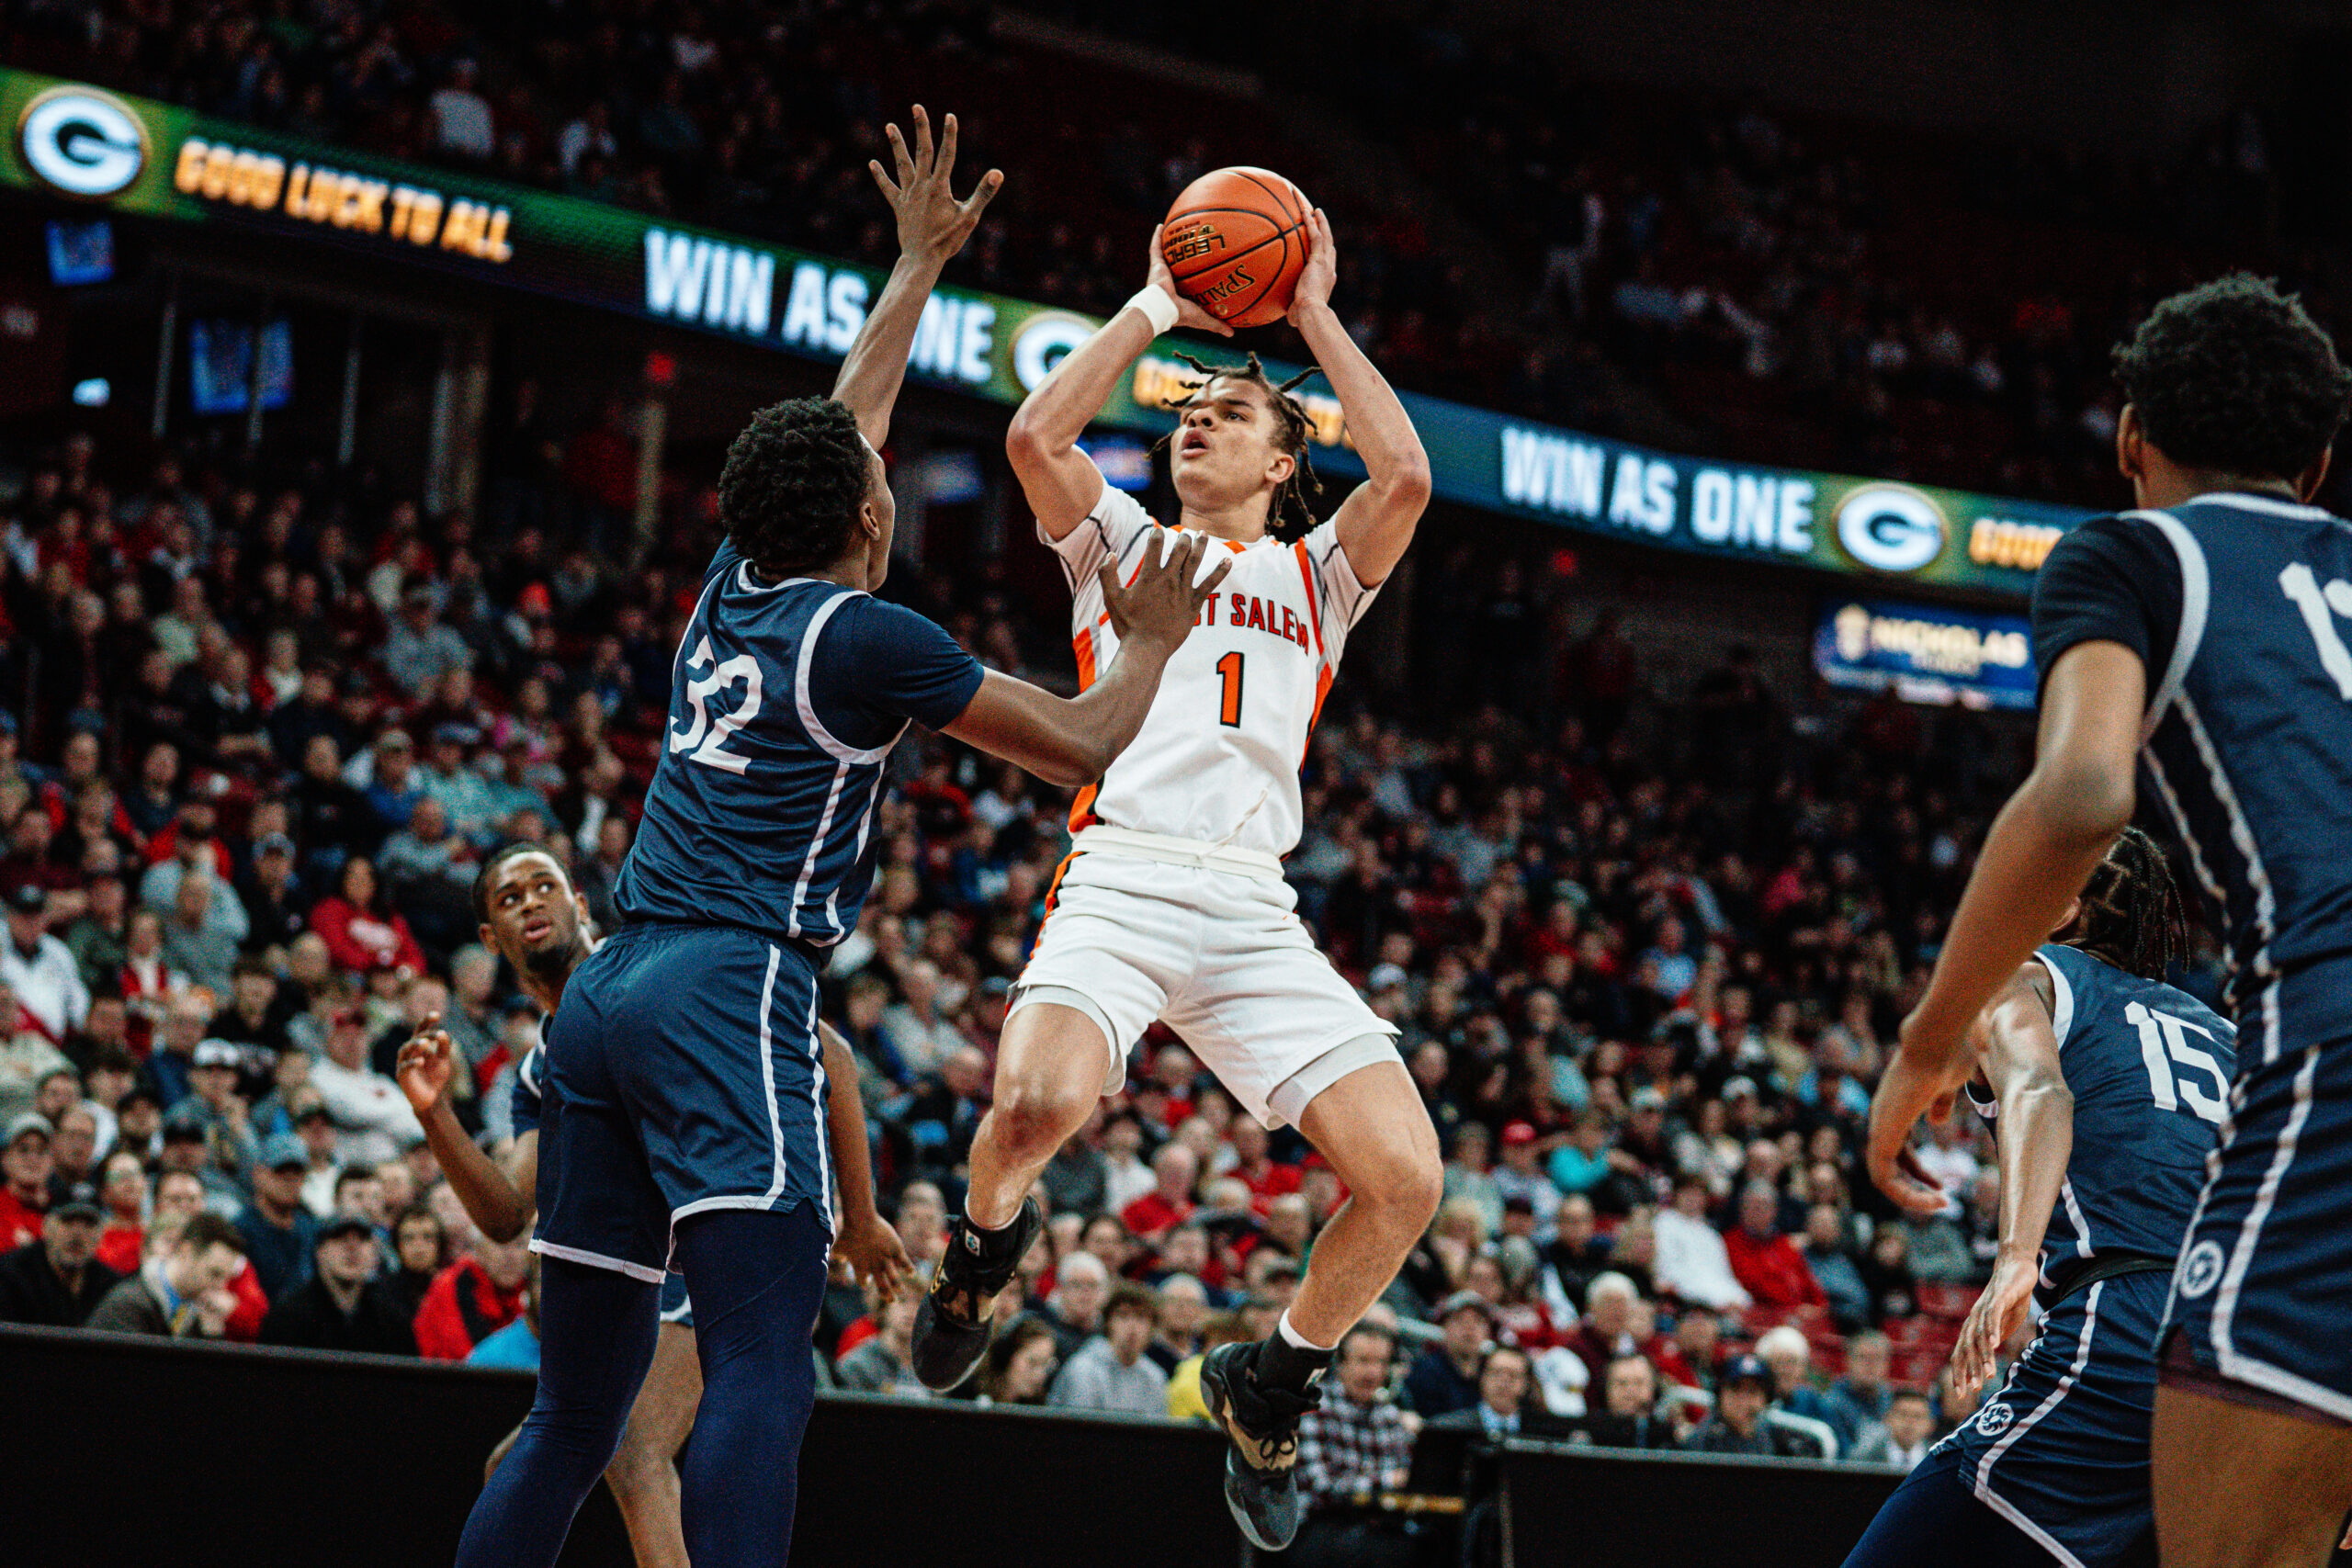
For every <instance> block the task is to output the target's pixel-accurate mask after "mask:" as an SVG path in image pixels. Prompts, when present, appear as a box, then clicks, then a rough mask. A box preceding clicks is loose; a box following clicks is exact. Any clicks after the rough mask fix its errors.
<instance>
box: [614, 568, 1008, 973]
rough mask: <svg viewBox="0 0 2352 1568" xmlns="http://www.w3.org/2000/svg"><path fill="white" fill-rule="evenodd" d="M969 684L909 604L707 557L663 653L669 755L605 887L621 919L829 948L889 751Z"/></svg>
mask: <svg viewBox="0 0 2352 1568" xmlns="http://www.w3.org/2000/svg"><path fill="white" fill-rule="evenodd" d="M982 673H983V672H982V671H981V669H980V666H979V663H978V660H975V659H973V658H972V656H971V655H970V654H968V653H966V652H965V651H964V650H963V649H960V648H958V647H956V642H955V639H953V638H952V637H949V636H948V635H947V634H946V633H945V632H944V631H942V630H941V629H940V628H939V627H938V626H935V625H934V624H933V623H932V622H931V621H928V620H926V619H924V618H923V617H922V616H921V615H917V614H915V613H914V612H913V611H911V610H908V609H903V608H901V607H899V605H896V604H885V603H883V602H882V601H881V600H878V599H876V598H874V597H872V596H871V595H870V594H866V593H864V592H859V591H857V590H855V589H852V588H844V587H842V585H841V584H840V583H838V582H827V581H821V580H819V579H814V578H791V579H787V580H786V581H781V582H767V581H762V580H761V579H760V578H759V577H758V576H756V575H755V574H754V573H753V572H752V569H751V567H750V565H749V564H748V563H746V562H745V561H744V560H743V558H741V556H740V555H738V554H737V553H736V551H735V550H734V548H733V547H731V546H729V547H725V548H722V549H721V550H720V551H719V552H718V558H716V559H715V560H713V561H712V562H711V567H710V572H709V575H708V577H707V579H706V580H705V582H704V585H703V592H702V601H701V603H700V604H696V605H695V615H694V620H693V621H692V622H691V623H690V624H689V625H688V626H687V627H686V635H685V637H684V640H683V641H682V642H681V643H680V644H679V647H678V656H677V660H676V664H675V668H674V670H673V673H672V676H671V691H670V725H669V736H668V743H667V744H666V745H665V746H664V747H663V748H662V757H661V761H659V763H658V764H656V766H655V768H654V772H653V786H652V788H651V789H650V790H649V791H648V792H647V793H646V796H645V818H644V821H643V822H642V824H641V825H640V826H639V829H638V837H637V843H636V845H635V846H634V847H633V848H632V849H631V850H630V851H629V855H628V861H627V863H624V864H623V865H622V867H621V874H620V879H619V882H618V884H617V885H616V887H615V890H614V898H615V902H616V904H617V905H618V907H619V908H620V912H621V915H622V917H623V918H624V919H628V920H629V921H631V922H637V921H668V922H679V923H685V924H693V925H729V926H740V927H742V928H744V929H746V930H750V931H760V932H763V933H766V934H768V935H771V936H776V937H783V938H788V939H792V940H797V941H800V942H814V943H816V944H818V945H820V946H825V945H830V944H831V943H833V942H839V941H841V940H842V937H844V936H846V935H848V934H849V932H850V931H851V930H852V929H853V928H854V927H855V926H856V924H857V912H858V909H859V907H860V906H861V905H863V904H864V903H865V894H866V889H867V888H868V886H871V884H872V882H873V877H874V862H873V856H872V853H871V849H872V845H871V842H870V829H871V828H872V826H873V821H874V807H875V805H876V801H877V800H878V799H879V797H880V795H881V793H882V775H883V764H884V761H885V760H886V759H887V758H888V756H889V752H890V748H891V747H892V746H893V745H895V744H896V743H897V742H898V739H899V736H900V735H901V734H903V733H904V732H905V730H906V728H907V724H908V721H909V720H910V719H914V720H921V721H922V723H923V724H925V725H928V726H930V727H931V728H933V729H937V728H944V726H946V725H948V724H951V723H953V722H955V720H956V718H957V717H958V716H961V715H962V713H963V711H964V709H965V707H966V706H967V705H968V704H969V703H970V702H971V700H972V694H974V693H975V692H977V691H978V690H979V687H980V681H981V679H982Z"/></svg>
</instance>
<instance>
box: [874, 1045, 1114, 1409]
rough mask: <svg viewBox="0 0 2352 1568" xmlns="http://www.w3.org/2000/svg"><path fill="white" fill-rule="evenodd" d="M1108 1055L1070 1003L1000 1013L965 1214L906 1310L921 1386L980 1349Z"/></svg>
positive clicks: (955, 1378)
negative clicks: (1036, 1186)
mask: <svg viewBox="0 0 2352 1568" xmlns="http://www.w3.org/2000/svg"><path fill="white" fill-rule="evenodd" d="M1110 1061H1111V1047H1110V1043H1109V1040H1108V1037H1107V1036H1106V1035H1105V1034H1104V1033H1103V1028H1102V1026H1101V1025H1099V1024H1097V1023H1096V1022H1095V1021H1093V1020H1092V1019H1091V1018H1089V1017H1088V1016H1087V1015H1086V1014H1085V1013H1083V1012H1080V1010H1078V1009H1076V1008H1074V1007H1066V1006H1063V1005H1062V1004H1060V1003H1057V1002H1031V1003H1028V1004H1026V1005H1023V1006H1021V1007H1019V1008H1017V1009H1016V1010H1014V1011H1013V1013H1012V1016H1010V1017H1009V1018H1007V1019H1006V1020H1005V1021H1004V1035H1003V1039H1002V1041H1001V1043H1000V1044H999V1046H998V1048H997V1058H996V1100H995V1103H994V1104H993V1105H992V1106H991V1107H990V1108H989V1113H988V1114H987V1115H986V1116H983V1117H982V1118H980V1125H979V1129H978V1132H977V1133H975V1134H974V1135H973V1138H972V1156H971V1180H970V1190H969V1191H968V1192H967V1194H966V1196H965V1199H964V1213H961V1214H958V1215H956V1218H955V1221H954V1223H953V1224H951V1225H950V1226H949V1228H948V1234H947V1250H946V1252H945V1254H944V1256H943V1257H942V1258H940V1263H939V1271H938V1272H937V1273H936V1274H934V1275H933V1276H932V1281H931V1293H930V1294H928V1295H926V1296H925V1297H923V1299H922V1303H921V1304H919V1305H918V1306H917V1307H916V1308H915V1334H914V1353H913V1358H912V1359H913V1365H914V1372H915V1376H917V1377H918V1378H921V1379H922V1381H923V1382H924V1384H925V1385H926V1386H928V1387H930V1388H933V1389H936V1390H938V1391H939V1392H940V1393H946V1392H947V1391H948V1390H949V1389H952V1388H955V1387H956V1386H957V1385H959V1384H960V1383H962V1382H964V1380H965V1379H966V1378H968V1377H970V1376H971V1375H972V1373H973V1371H974V1370H975V1369H977V1368H978V1366H979V1364H980V1358H981V1357H982V1356H984V1355H986V1354H987V1353H988V1348H989V1334H990V1333H991V1332H993V1329H994V1317H993V1315H992V1314H993V1313H994V1311H995V1305H996V1298H997V1296H998V1295H999V1293H1001V1292H1002V1291H1003V1290H1004V1287H1005V1283H1006V1281H1007V1280H1011V1279H1012V1274H1013V1270H1014V1269H1018V1268H1019V1267H1020V1266H1021V1258H1022V1255H1023V1253H1026V1252H1027V1251H1028V1250H1029V1247H1030V1244H1031V1243H1032V1242H1034V1241H1035V1240H1036V1239H1037V1233H1038V1232H1039V1231H1040V1230H1042V1229H1044V1228H1045V1216H1044V1214H1043V1213H1040V1212H1039V1210H1038V1208H1037V1205H1036V1204H1035V1203H1033V1202H1031V1201H1029V1189H1030V1186H1031V1185H1032V1184H1033V1183H1034V1182H1035V1181H1036V1179H1037V1173H1038V1172H1039V1171H1041V1170H1043V1169H1045V1168H1046V1161H1047V1160H1050V1159H1052V1158H1053V1157H1054V1153H1055V1151H1056V1150H1057V1149H1059V1148H1060V1147H1061V1146H1062V1145H1063V1144H1065V1143H1067V1142H1069V1139H1070V1137H1071V1135H1072V1134H1075V1133H1077V1131H1078V1130H1079V1129H1080V1127H1083V1126H1084V1125H1086V1119H1087V1117H1089V1116H1091V1115H1092V1114H1093V1111H1094V1102H1095V1101H1096V1100H1099V1099H1100V1098H1102V1094H1103V1079H1104V1077H1105V1075H1106V1072H1107V1068H1108V1064H1109V1063H1110Z"/></svg>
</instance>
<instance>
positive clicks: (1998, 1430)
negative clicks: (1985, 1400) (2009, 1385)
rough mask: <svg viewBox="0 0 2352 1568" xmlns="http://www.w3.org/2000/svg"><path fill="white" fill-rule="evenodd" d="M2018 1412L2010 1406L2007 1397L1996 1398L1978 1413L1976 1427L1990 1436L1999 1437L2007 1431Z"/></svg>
mask: <svg viewBox="0 0 2352 1568" xmlns="http://www.w3.org/2000/svg"><path fill="white" fill-rule="evenodd" d="M2017 1418H2018V1413H2017V1412H2016V1411H2014V1410H2012V1409H2010V1408H2009V1402H2008V1401H2007V1400H2006V1399H1996V1400H1995V1401H1994V1402H1993V1403H1992V1404H1988V1405H1986V1406H1985V1408H1984V1409H1982V1410H1980V1411H1978V1412H1977V1413H1976V1429H1977V1430H1978V1431H1980V1432H1982V1433H1984V1434H1985V1436H1986V1437H1988V1438H1997V1437H1999V1436H2000V1435H2001V1434H2002V1433H2004V1432H2006V1431H2007V1430H2008V1429H2009V1427H2010V1425H2011V1423H2013V1422H2015V1421H2016V1420H2017Z"/></svg>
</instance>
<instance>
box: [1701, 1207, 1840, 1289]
mask: <svg viewBox="0 0 2352 1568" xmlns="http://www.w3.org/2000/svg"><path fill="white" fill-rule="evenodd" d="M1780 1221H1781V1195H1780V1194H1779V1193H1778V1192H1775V1191H1774V1190H1772V1189H1771V1188H1770V1187H1768V1186H1766V1185H1765V1184H1764V1183H1763V1182H1761V1181H1751V1182H1749V1183H1748V1184H1747V1186H1746V1187H1744V1188H1742V1189H1741V1190H1740V1194H1739V1224H1736V1225H1735V1226H1733V1227H1732V1228H1731V1229H1730V1230H1729V1231H1727V1232H1725V1233H1724V1250H1725V1251H1727V1252H1729V1253H1730V1254H1731V1271H1732V1274H1733V1276H1734V1278H1736V1279H1737V1280H1739V1282H1740V1284H1741V1285H1742V1286H1744V1287H1746V1289H1747V1293H1748V1294H1749V1295H1751V1296H1753V1297H1754V1298H1756V1302H1757V1304H1758V1305H1759V1306H1776V1307H1793V1306H1826V1305H1828V1304H1829V1297H1828V1295H1827V1294H1826V1292H1824V1291H1823V1290H1822V1288H1821V1281H1820V1280H1816V1279H1815V1278H1814V1277H1813V1265H1811V1264H1809V1263H1807V1262H1806V1261H1805V1260H1804V1252H1803V1251H1802V1250H1801V1249H1799V1247H1797V1244H1796V1242H1795V1241H1794V1240H1793V1239H1792V1238H1791V1237H1790V1236H1789V1235H1786V1234H1785V1233H1783V1232H1782V1231H1781V1224H1780Z"/></svg>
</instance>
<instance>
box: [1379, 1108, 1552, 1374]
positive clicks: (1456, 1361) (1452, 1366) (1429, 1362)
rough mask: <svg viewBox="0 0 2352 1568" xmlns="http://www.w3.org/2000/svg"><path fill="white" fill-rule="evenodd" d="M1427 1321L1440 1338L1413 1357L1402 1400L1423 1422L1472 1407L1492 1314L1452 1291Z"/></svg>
mask: <svg viewBox="0 0 2352 1568" xmlns="http://www.w3.org/2000/svg"><path fill="white" fill-rule="evenodd" d="M1514 1124H1515V1125H1516V1124H1517V1123H1514ZM1530 1131H1532V1128H1531V1129H1530ZM1503 1135H1504V1136H1505V1137H1509V1136H1510V1133H1509V1132H1508V1131H1506V1132H1505V1133H1504V1134H1503ZM1430 1321H1431V1322H1432V1323H1434V1324H1436V1325H1438V1329H1439V1331H1440V1333H1441V1334H1442V1336H1443V1337H1442V1338H1441V1339H1440V1340H1439V1341H1438V1342H1437V1343H1436V1344H1434V1345H1432V1346H1430V1348H1428V1349H1426V1350H1423V1351H1422V1352H1421V1353H1420V1354H1419V1356H1418V1357H1416V1358H1414V1360H1413V1366H1412V1370H1411V1371H1408V1372H1407V1373H1406V1374H1405V1397H1406V1399H1407V1400H1408V1402H1410V1404H1412V1407H1413V1409H1414V1411H1415V1412H1417V1413H1418V1414H1419V1416H1421V1418H1422V1419H1424V1420H1434V1419H1435V1418H1437V1417H1438V1416H1447V1415H1451V1414H1453V1412H1454V1411H1456V1410H1469V1409H1472V1408H1474V1407H1476V1404H1477V1403H1478V1367H1479V1364H1480V1363H1481V1362H1482V1361H1483V1360H1484V1359H1486V1354H1487V1340H1489V1339H1491V1338H1493V1337H1494V1333H1495V1309H1494V1308H1493V1307H1492V1306H1491V1305H1489V1304H1488V1303H1487V1298H1486V1297H1484V1296H1482V1295H1480V1294H1478V1293H1477V1292H1476V1291H1456V1292H1453V1294H1452V1295H1450V1296H1448V1297H1446V1298H1445V1300H1443V1301H1442V1302H1440V1303H1438V1304H1437V1310H1436V1311H1435V1312H1433V1313H1431V1314H1430Z"/></svg>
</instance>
